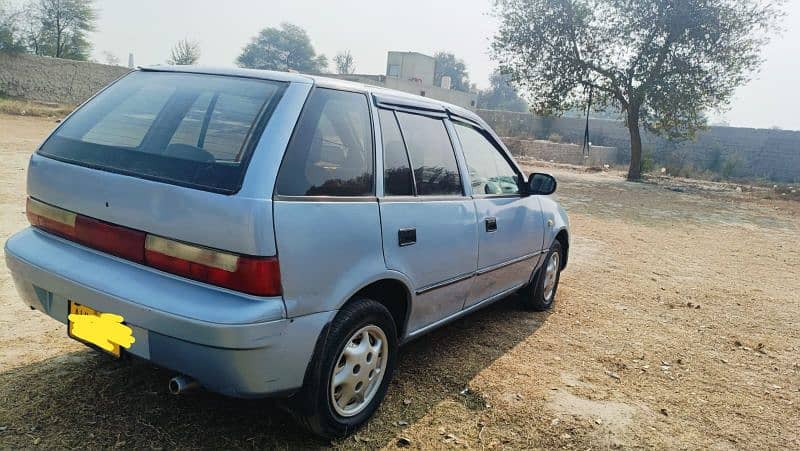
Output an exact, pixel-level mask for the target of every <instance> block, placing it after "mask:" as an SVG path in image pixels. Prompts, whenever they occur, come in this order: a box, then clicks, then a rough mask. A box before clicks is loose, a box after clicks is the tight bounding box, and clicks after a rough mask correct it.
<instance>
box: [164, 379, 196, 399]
mask: <svg viewBox="0 0 800 451" xmlns="http://www.w3.org/2000/svg"><path fill="white" fill-rule="evenodd" d="M198 388H200V382H197V381H196V380H194V379H192V378H191V377H189V376H183V375H180V376H175V377H173V378H172V379H170V380H169V392H170V393H172V394H173V395H181V394H184V393H186V392H189V391H192V390H197V389H198Z"/></svg>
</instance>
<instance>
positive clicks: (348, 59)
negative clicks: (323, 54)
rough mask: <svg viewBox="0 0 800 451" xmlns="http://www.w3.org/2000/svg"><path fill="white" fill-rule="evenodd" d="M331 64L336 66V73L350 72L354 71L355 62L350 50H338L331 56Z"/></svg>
mask: <svg viewBox="0 0 800 451" xmlns="http://www.w3.org/2000/svg"><path fill="white" fill-rule="evenodd" d="M333 64H334V66H336V73H337V74H352V73H355V71H356V64H355V61H354V60H353V55H351V54H350V50H347V51H345V52H339V53H338V54H337V55H336V56H334V57H333Z"/></svg>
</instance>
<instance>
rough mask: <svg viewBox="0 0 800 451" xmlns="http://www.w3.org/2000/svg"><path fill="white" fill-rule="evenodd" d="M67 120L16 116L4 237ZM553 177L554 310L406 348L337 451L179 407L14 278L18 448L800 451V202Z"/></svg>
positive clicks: (10, 439) (281, 417)
mask: <svg viewBox="0 0 800 451" xmlns="http://www.w3.org/2000/svg"><path fill="white" fill-rule="evenodd" d="M54 125H55V123H54V121H53V120H52V119H42V118H23V117H12V116H2V115H0V155H2V157H3V158H2V161H3V164H2V165H0V204H1V205H0V206H2V208H3V209H2V211H3V214H2V216H0V237H2V238H3V240H5V238H6V237H8V236H9V235H10V234H11V233H13V232H15V231H17V230H19V229H21V228H23V227H24V226H25V225H26V221H25V216H24V213H23V210H24V199H25V189H24V183H25V182H24V181H25V166H26V163H27V159H28V156H29V154H30V152H31V150H32V149H33V148H34V147H35V146H36V145H37V144H38V142H39V141H40V140H41V139H42V138H43V137H44V136H45V134H46V133H47V131H48V130H49V129H50V128H52V127H53V126H54ZM526 166H527V167H528V168H529V169H531V170H533V169H535V168H536V167H539V168H541V166H540V164H534V163H532V162H527V163H526ZM546 170H547V171H549V172H552V173H554V174H555V175H556V176H557V177H558V179H559V191H558V197H559V199H560V200H561V201H562V202H563V204H564V206H565V207H566V209H567V210H568V212H569V213H570V217H571V220H572V228H573V237H574V238H573V242H572V247H571V254H570V262H569V266H568V267H567V269H566V271H565V272H564V273H563V275H562V279H561V286H560V289H559V293H558V299H557V304H556V306H555V308H554V309H553V310H552V311H551V312H549V313H530V312H526V311H523V310H521V309H520V308H519V307H518V305H517V303H516V302H515V300H514V299H513V298H510V299H508V300H506V301H503V302H499V303H497V304H495V305H494V306H492V307H489V308H487V309H485V310H482V311H480V312H478V313H476V314H473V315H471V316H469V317H467V318H465V319H463V320H461V321H458V322H455V323H453V324H452V325H450V326H447V327H445V328H443V329H440V330H438V331H436V332H434V333H432V334H430V335H427V336H425V337H424V338H421V339H419V340H417V341H415V342H413V343H411V344H410V345H408V346H406V347H405V348H404V349H403V350H402V355H401V356H400V360H399V362H400V363H399V364H400V366H399V368H398V371H397V372H396V373H395V378H394V382H393V384H392V386H391V388H390V390H389V394H388V396H387V398H386V400H385V401H384V404H383V405H382V407H381V409H380V410H379V412H378V414H377V415H376V416H375V417H374V418H373V419H372V420H371V421H370V422H369V423H368V424H367V425H366V426H365V427H364V428H363V429H361V430H360V431H358V432H357V433H356V434H355V435H353V436H352V437H350V438H348V439H345V440H342V441H337V442H334V443H332V444H328V443H324V442H320V441H318V440H316V439H314V438H313V437H311V436H309V434H307V433H306V432H304V431H303V430H301V429H299V428H298V427H297V426H295V425H294V424H293V423H292V421H291V420H290V419H289V418H288V417H287V416H286V415H285V414H284V413H283V412H282V411H281V410H279V409H278V408H277V407H276V406H275V403H274V402H272V401H263V400H262V401H242V400H236V399H229V398H225V397H222V396H217V395H214V394H210V393H206V392H198V393H196V394H191V395H188V396H184V397H174V396H171V395H169V394H168V393H167V390H166V389H167V380H168V378H169V377H171V376H172V374H170V373H169V372H168V371H164V370H159V369H157V368H154V367H152V366H151V365H148V364H146V363H141V362H138V363H137V362H118V361H114V360H112V359H110V358H108V357H106V356H104V355H99V354H97V353H95V352H93V351H90V350H88V349H86V348H84V347H83V346H82V345H80V344H77V343H75V342H72V341H70V340H69V339H68V338H67V337H66V331H65V328H64V326H63V325H61V324H60V323H56V322H55V321H52V320H50V319H48V318H45V317H44V316H43V315H41V314H39V313H38V312H31V311H29V310H28V309H27V308H24V307H23V306H22V304H21V302H20V301H19V299H18V296H17V293H16V291H15V290H14V287H13V284H12V281H11V279H10V277H9V275H8V273H7V270H6V269H5V267H4V266H3V265H0V284H1V286H0V289H1V290H2V291H0V448H19V447H33V446H40V447H50V448H53V447H56V448H61V447H68V448H73V447H90V448H92V447H93V448H98V447H101V448H109V447H125V448H174V447H180V448H190V447H191V448H195V447H202V448H265V447H269V448H296V447H324V446H328V445H332V446H334V447H338V448H381V447H387V448H393V447H397V446H400V447H402V446H410V447H413V448H429V447H438V448H441V447H447V448H450V447H459V448H461V447H463V448H500V447H503V448H575V449H597V448H640V447H641V448H689V449H698V448H703V449H707V448H716V449H728V448H743V449H755V448H761V449H777V448H784V449H798V448H800V203H797V202H791V201H784V200H780V199H778V200H770V199H763V198H761V197H759V196H757V195H756V194H755V193H752V192H748V191H747V190H745V191H744V192H738V191H736V190H735V189H733V188H732V187H730V186H728V187H726V186H723V185H713V184H704V183H693V182H691V181H671V180H669V179H658V180H657V181H654V182H650V183H629V182H625V181H624V180H623V179H622V176H621V174H620V173H617V172H601V173H583V172H578V171H575V170H569V169H565V168H555V167H550V168H546Z"/></svg>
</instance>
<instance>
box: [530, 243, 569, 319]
mask: <svg viewBox="0 0 800 451" xmlns="http://www.w3.org/2000/svg"><path fill="white" fill-rule="evenodd" d="M553 254H557V255H558V257H557V258H558V260H557V262H558V263H557V265H556V274H555V282H554V286H553V289H552V291H551V292H550V294H549V296H545V279H546V276H545V273H546V271H547V265H548V263H549V262H550V260H551V259H552V258H553ZM563 261H564V252H563V251H562V248H561V243H560V242H559V241H558V240H556V241H554V242H553V245H552V246H550V250H549V251H548V252H547V256H546V257H545V259H544V263H542V265H541V266H540V267H539V269H538V270H537V272H536V275H534V276H533V279H532V280H531V283H529V284H528V285H526V286H525V287H524V288H523V289H522V290H521V291H520V294H521V297H522V305H523V306H524V307H525V308H526V309H528V310H533V311H536V312H541V311H544V310H548V309H549V308H550V307H552V306H553V301H554V300H555V298H556V292H557V291H558V281H559V279H560V278H561V267H562V262H563Z"/></svg>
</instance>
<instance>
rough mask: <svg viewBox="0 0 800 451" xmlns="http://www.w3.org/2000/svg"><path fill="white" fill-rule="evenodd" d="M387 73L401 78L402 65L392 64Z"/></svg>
mask: <svg viewBox="0 0 800 451" xmlns="http://www.w3.org/2000/svg"><path fill="white" fill-rule="evenodd" d="M386 75H388V76H389V77H394V78H400V65H399V64H390V65H389V70H387V71H386Z"/></svg>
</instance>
